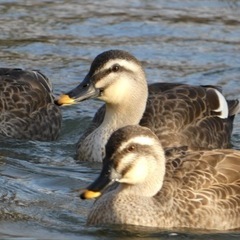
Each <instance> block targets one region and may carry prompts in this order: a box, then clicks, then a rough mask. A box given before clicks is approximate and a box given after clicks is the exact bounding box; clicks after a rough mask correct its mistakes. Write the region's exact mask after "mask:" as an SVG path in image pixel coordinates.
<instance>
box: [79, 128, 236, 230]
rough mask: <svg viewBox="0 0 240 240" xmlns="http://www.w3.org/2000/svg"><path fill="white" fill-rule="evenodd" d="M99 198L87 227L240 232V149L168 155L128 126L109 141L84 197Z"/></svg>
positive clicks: (147, 135)
mask: <svg viewBox="0 0 240 240" xmlns="http://www.w3.org/2000/svg"><path fill="white" fill-rule="evenodd" d="M116 182H117V183H119V184H118V186H117V187H115V188H113V189H111V190H109V191H108V190H105V193H103V195H101V194H102V192H103V190H104V189H105V188H106V187H107V186H109V185H111V184H113V183H116ZM99 196H100V197H99ZM95 197H99V198H98V199H97V200H96V201H95V203H94V205H93V207H92V209H91V210H90V213H89V216H88V219H87V224H88V225H94V226H97V225H109V224H110V225H112V224H123V225H126V224H127V225H139V226H147V227H158V228H164V229H171V228H195V229H197V228H198V229H217V230H229V229H237V228H238V229H239V228H240V151H237V150H232V149H230V150H229V149H220V150H219V149H218V150H205V151H185V149H183V148H176V149H168V150H167V151H166V153H165V152H164V150H163V148H162V145H161V143H160V141H159V139H158V138H157V136H156V135H155V134H153V133H152V132H151V131H150V130H149V129H148V128H145V127H141V126H126V127H123V128H120V129H118V130H117V131H116V132H114V133H113V134H112V136H111V137H110V139H109V141H108V143H107V145H106V157H105V158H104V160H103V167H102V171H101V174H100V176H99V177H98V178H97V179H96V180H95V181H94V182H93V183H92V184H91V185H90V186H89V187H88V188H87V189H86V190H85V191H84V192H82V194H81V198H82V199H91V198H95Z"/></svg>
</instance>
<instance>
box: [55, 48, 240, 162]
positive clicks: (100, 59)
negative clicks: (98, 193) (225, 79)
mask: <svg viewBox="0 0 240 240" xmlns="http://www.w3.org/2000/svg"><path fill="white" fill-rule="evenodd" d="M89 98H97V99H100V100H102V101H104V102H105V103H106V104H105V105H106V107H105V108H106V109H104V108H101V109H100V110H99V113H98V114H97V117H95V120H94V122H93V126H91V127H90V130H89V131H87V133H85V134H83V137H81V138H80V140H79V142H78V147H77V159H79V160H84V161H98V162H100V161H101V160H102V158H103V157H104V155H105V144H106V142H107V140H108V138H109V136H110V135H111V133H112V132H114V131H115V130H117V129H118V128H120V127H123V126H126V125H129V124H130V125H131V124H139V123H140V125H142V126H146V127H149V128H150V129H151V130H153V131H154V132H155V133H156V135H157V136H158V137H159V139H160V141H161V142H162V145H163V147H178V146H182V145H186V146H188V147H189V149H194V150H196V149H214V148H227V147H229V146H230V142H231V141H230V139H231V133H232V128H233V119H234V116H235V114H236V113H237V112H238V111H239V101H238V100H231V101H227V100H226V99H225V97H224V96H223V95H222V93H221V92H220V91H219V90H218V89H217V88H216V87H214V86H191V85H187V84H175V83H155V84H151V85H149V86H148V85H147V81H146V77H145V73H144V70H143V66H142V64H141V63H140V62H139V61H138V60H137V59H136V58H135V57H134V56H132V55H131V54H130V53H128V52H125V51H121V50H110V51H106V52H103V53H101V54H100V55H98V56H97V57H96V58H95V59H94V61H93V63H92V65H91V68H90V71H89V72H88V74H87V75H86V77H85V79H84V80H83V82H81V83H80V85H79V86H77V87H76V88H75V89H73V90H72V91H70V92H68V93H66V94H63V95H62V96H60V98H59V99H58V104H59V105H63V104H65V105H67V104H68V105H70V104H74V103H77V102H80V101H83V100H86V99H89Z"/></svg>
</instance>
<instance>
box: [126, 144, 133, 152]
mask: <svg viewBox="0 0 240 240" xmlns="http://www.w3.org/2000/svg"><path fill="white" fill-rule="evenodd" d="M134 150H135V146H134V145H130V146H129V147H128V148H127V152H132V151H134Z"/></svg>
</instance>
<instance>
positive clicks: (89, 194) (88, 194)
mask: <svg viewBox="0 0 240 240" xmlns="http://www.w3.org/2000/svg"><path fill="white" fill-rule="evenodd" d="M100 195H101V192H93V191H90V190H85V191H84V192H83V193H81V194H80V198H81V199H92V198H97V197H99V196H100Z"/></svg>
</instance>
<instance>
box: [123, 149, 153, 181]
mask: <svg viewBox="0 0 240 240" xmlns="http://www.w3.org/2000/svg"><path fill="white" fill-rule="evenodd" d="M132 155H134V154H132ZM136 158H138V159H137V161H134V159H136ZM126 161H128V162H129V160H127V159H126ZM130 161H131V162H132V163H128V171H127V172H126V173H125V174H124V175H123V178H122V179H119V181H118V182H120V183H128V184H137V183H141V182H143V181H144V180H145V178H146V176H147V174H148V168H147V166H146V159H145V158H143V159H141V158H139V156H138V157H137V156H131V159H130ZM124 162H125V161H124ZM126 164H127V163H126Z"/></svg>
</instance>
